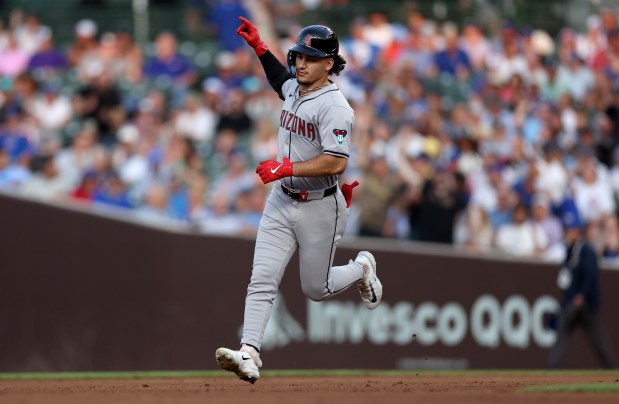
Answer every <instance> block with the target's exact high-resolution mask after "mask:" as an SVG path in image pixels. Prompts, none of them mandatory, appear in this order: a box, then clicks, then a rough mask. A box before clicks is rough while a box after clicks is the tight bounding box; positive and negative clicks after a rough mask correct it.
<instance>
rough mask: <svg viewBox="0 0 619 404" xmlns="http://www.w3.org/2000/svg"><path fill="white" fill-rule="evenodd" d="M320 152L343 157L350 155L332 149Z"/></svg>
mask: <svg viewBox="0 0 619 404" xmlns="http://www.w3.org/2000/svg"><path fill="white" fill-rule="evenodd" d="M322 153H323V154H331V155H333V156H336V157H344V158H349V157H350V156H349V155H348V154H346V153H342V152H337V151H334V150H324V151H323V152H322Z"/></svg>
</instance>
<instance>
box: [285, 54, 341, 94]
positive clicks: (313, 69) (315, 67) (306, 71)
mask: <svg viewBox="0 0 619 404" xmlns="http://www.w3.org/2000/svg"><path fill="white" fill-rule="evenodd" d="M294 67H295V71H296V74H297V82H298V83H299V84H300V85H301V87H303V88H313V87H317V86H321V85H323V84H324V83H326V81H327V77H328V76H329V70H330V69H331V68H332V67H333V59H332V58H317V57H314V56H309V55H304V54H302V53H297V58H296V60H295V66H294Z"/></svg>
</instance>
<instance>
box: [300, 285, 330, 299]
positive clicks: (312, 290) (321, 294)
mask: <svg viewBox="0 0 619 404" xmlns="http://www.w3.org/2000/svg"><path fill="white" fill-rule="evenodd" d="M303 293H304V294H305V296H307V298H308V299H310V300H313V301H315V302H320V301H323V300H326V299H328V298H329V293H328V292H327V291H326V290H325V288H317V287H312V286H303Z"/></svg>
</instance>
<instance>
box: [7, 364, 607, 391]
mask: <svg viewBox="0 0 619 404" xmlns="http://www.w3.org/2000/svg"><path fill="white" fill-rule="evenodd" d="M261 374H262V376H270V377H290V376H300V377H304V376H306V377H311V376H315V377H325V376H326V377H328V376H372V377H381V376H384V377H385V376H394V377H407V376H535V375H611V374H613V375H614V374H616V372H613V371H604V370H554V371H548V370H360V369H332V370H324V369H310V370H265V371H262V372H261ZM228 375H229V373H228V372H224V371H221V370H188V371H136V372H46V373H0V380H16V379H146V378H153V379H155V378H193V377H199V378H210V377H219V376H228ZM598 385H599V384H595V386H598ZM571 386H584V385H571ZM612 386H615V385H614V384H612ZM544 387H546V386H542V387H541V388H544ZM548 387H553V386H548ZM538 388H540V387H532V388H531V389H538ZM613 388H614V389H615V390H613V391H617V390H619V384H617V385H616V386H615V387H613ZM525 390H527V391H529V388H526V389H525Z"/></svg>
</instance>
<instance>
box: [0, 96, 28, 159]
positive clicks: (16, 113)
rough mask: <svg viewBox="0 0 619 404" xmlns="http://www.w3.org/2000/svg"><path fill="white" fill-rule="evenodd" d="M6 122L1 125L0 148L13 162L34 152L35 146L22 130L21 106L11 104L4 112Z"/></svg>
mask: <svg viewBox="0 0 619 404" xmlns="http://www.w3.org/2000/svg"><path fill="white" fill-rule="evenodd" d="M2 115H3V118H4V123H3V124H2V126H0V149H3V150H5V152H6V153H7V154H8V155H9V159H10V160H11V162H17V161H19V160H20V159H21V158H22V157H24V156H26V155H32V154H33V146H32V144H31V143H30V141H29V140H28V138H27V137H26V134H25V133H24V132H23V131H22V130H20V122H21V120H22V113H21V108H20V107H17V106H10V107H7V108H5V110H4V113H3V114H2Z"/></svg>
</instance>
